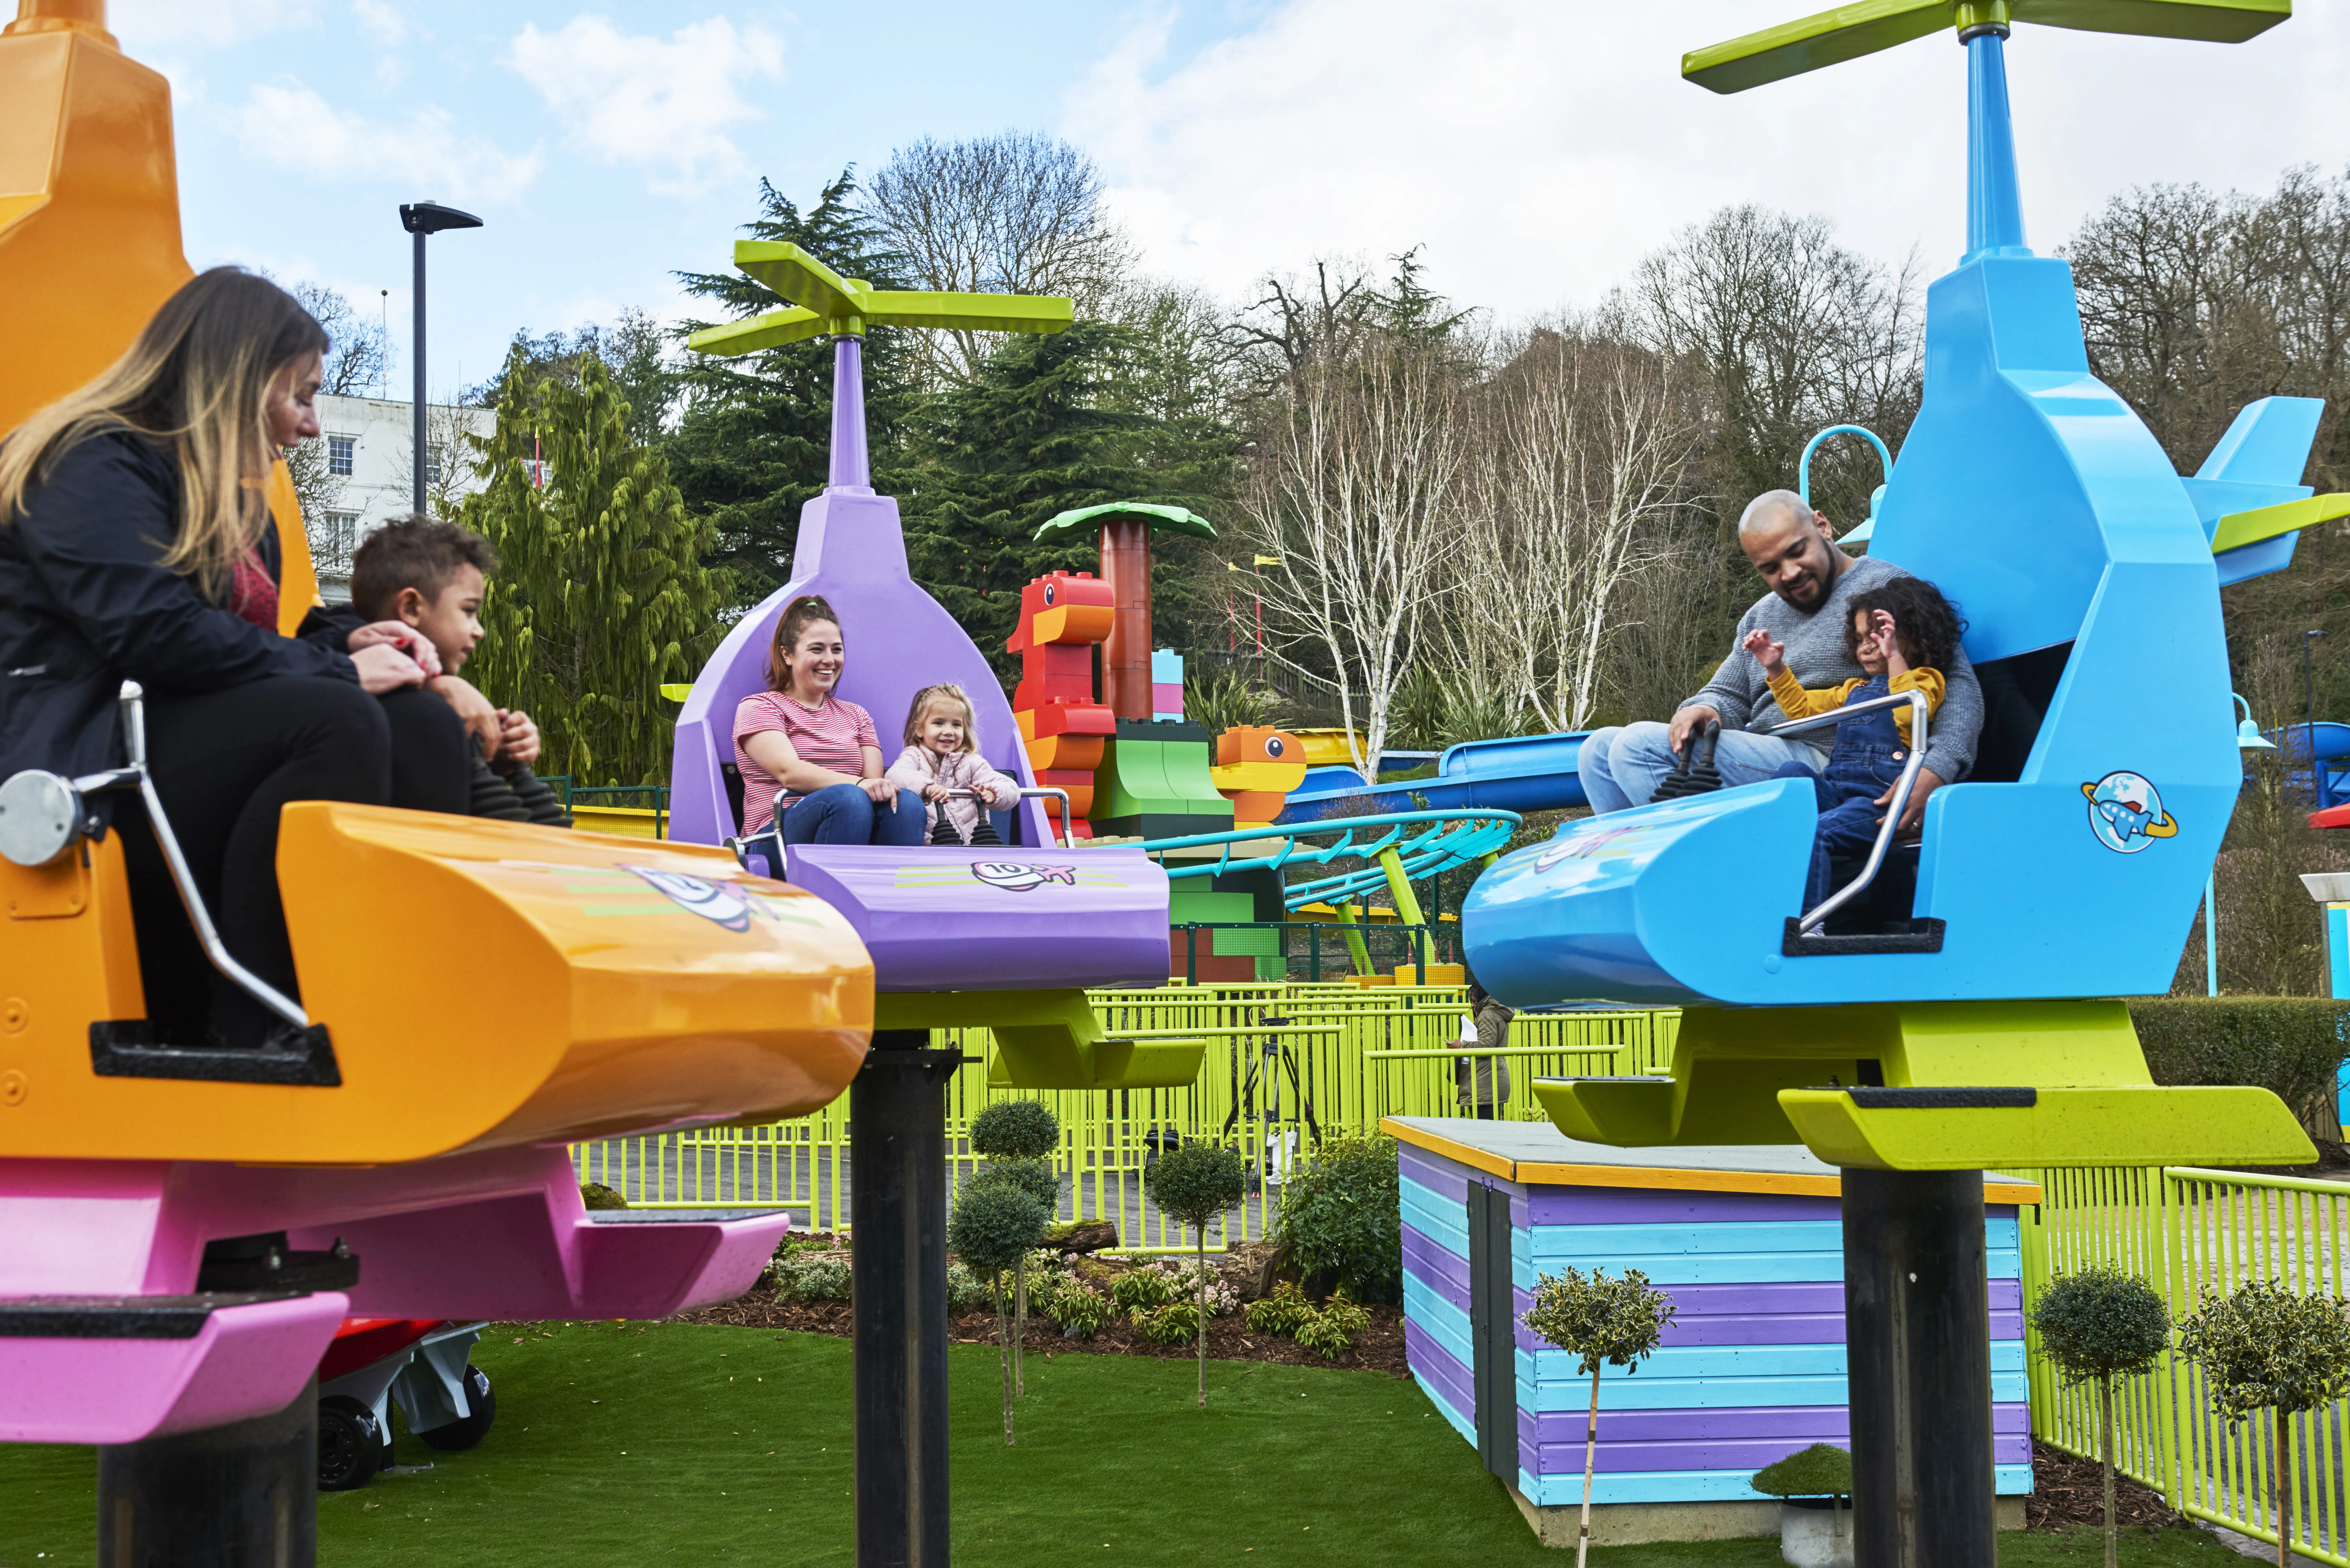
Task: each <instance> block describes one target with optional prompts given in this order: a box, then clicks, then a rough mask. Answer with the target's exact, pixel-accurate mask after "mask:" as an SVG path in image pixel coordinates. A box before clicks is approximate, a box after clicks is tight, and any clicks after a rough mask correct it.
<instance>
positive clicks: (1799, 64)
mask: <svg viewBox="0 0 2350 1568" xmlns="http://www.w3.org/2000/svg"><path fill="white" fill-rule="evenodd" d="M2056 3H2060V4H2061V3H2064V0H2056ZM2071 3H2072V4H2074V5H2088V4H2092V3H2094V0H2071ZM1947 26H1950V0H1861V3H1860V4H1858V5H1839V6H1837V7H1836V8H1835V10H1833V11H1823V12H1821V13H1820V14H1819V15H1818V16H1806V17H1804V19H1803V20H1802V21H1800V22H1784V23H1782V24H1780V25H1779V26H1776V27H1766V28H1764V29H1763V31H1762V32H1759V33H1749V34H1747V35H1746V36H1744V37H1742V38H1732V39H1731V40H1730V41H1729V42H1728V43H1726V44H1711V45H1708V46H1707V47H1704V48H1702V49H1692V50H1690V52H1689V53H1688V54H1686V55H1683V56H1682V57H1681V75H1682V76H1683V77H1685V78H1688V79H1689V80H1690V81H1693V82H1695V83H1697V85H1698V86H1700V87H1701V88H1710V89H1711V90H1712V91H1714V92H1721V93H1731V92H1744V91H1745V90H1746V89H1747V88H1752V87H1761V86H1762V85H1763V83H1765V82H1775V81H1780V80H1783V78H1788V77H1798V76H1802V75H1803V74H1804V72H1806V71H1815V70H1818V69H1820V68H1821V67H1824V66H1839V65H1842V64H1843V63H1844V62H1845V61H1846V60H1856V59H1858V58H1860V57H1861V56H1863V55H1873V54H1876V53H1877V51H1878V50H1880V49H1890V48H1893V47H1897V46H1898V45H1901V44H1906V43H1908V42H1910V41H1911V40H1912V39H1915V38H1922V37H1925V36H1927V35H1928V34H1929V33H1935V32H1939V31H1940V30H1941V29H1942V28H1944V27H1947Z"/></svg>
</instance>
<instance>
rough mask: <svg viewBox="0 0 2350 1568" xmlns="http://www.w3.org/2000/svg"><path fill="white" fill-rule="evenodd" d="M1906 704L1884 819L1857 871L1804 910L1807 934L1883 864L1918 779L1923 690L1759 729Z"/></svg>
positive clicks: (1777, 731)
mask: <svg viewBox="0 0 2350 1568" xmlns="http://www.w3.org/2000/svg"><path fill="white" fill-rule="evenodd" d="M1904 702H1906V703H1908V705H1909V760H1908V762H1906V763H1903V764H1902V765H1901V777H1900V779H1899V780H1898V782H1897V783H1896V784H1894V786H1893V799H1892V801H1891V802H1890V803H1889V804H1888V805H1887V806H1886V808H1885V821H1884V822H1883V824H1881V825H1880V826H1878V828H1877V842H1876V843H1874V844H1872V845H1870V846H1868V863H1867V864H1866V865H1865V866H1863V867H1861V868H1860V875H1859V876H1857V877H1854V878H1853V879H1852V880H1851V881H1849V882H1847V883H1846V884H1845V885H1844V886H1843V887H1841V888H1837V889H1836V890H1835V892H1833V893H1831V894H1829V895H1828V896H1827V897H1826V898H1823V899H1822V900H1821V901H1820V904H1819V907H1818V908H1817V909H1809V910H1806V911H1805V912H1804V914H1803V916H1802V917H1801V918H1799V919H1797V920H1796V922H1795V926H1796V929H1798V930H1800V931H1802V932H1803V933H1804V935H1806V936H1809V935H1811V934H1812V933H1813V932H1814V931H1816V930H1818V929H1819V928H1820V927H1821V926H1822V925H1823V924H1825V922H1826V920H1827V918H1828V917H1829V916H1830V915H1833V914H1835V912H1836V911H1837V910H1838V909H1843V908H1844V907H1845V906H1846V904H1848V903H1850V902H1852V900H1853V899H1855V898H1858V897H1860V895H1861V893H1862V892H1863V891H1864V890H1865V889H1866V888H1867V887H1868V885H1869V883H1871V882H1873V881H1875V880H1876V879H1877V867H1880V866H1883V865H1884V864H1885V852H1886V851H1887V849H1890V848H1891V847H1892V846H1893V832H1894V829H1895V828H1896V827H1898V826H1900V823H1901V814H1902V812H1903V811H1904V810H1905V809H1907V808H1908V805H1909V791H1910V788H1911V786H1912V785H1914V784H1916V783H1917V782H1918V769H1919V768H1920V767H1922V766H1924V765H1925V762H1926V720H1927V707H1926V694H1925V693H1924V692H1922V691H1914V690H1913V691H1897V692H1894V693H1893V694H1891V695H1890V696H1886V697H1871V698H1870V699H1869V700H1868V701H1866V702H1850V703H1846V705H1845V706H1844V707H1841V708H1838V709H1837V710H1835V711H1834V712H1832V713H1822V714H1819V715H1817V716H1816V717H1814V718H1810V719H1794V720H1791V721H1789V722H1786V723H1784V724H1774V725H1773V726H1772V727H1771V728H1770V729H1767V730H1764V731H1763V734H1766V735H1797V734H1801V733H1803V732H1804V731H1806V730H1819V729H1825V728H1827V727H1829V726H1831V725H1835V724H1839V723H1842V722H1844V721H1845V720H1846V719H1852V718H1856V717H1858V716H1859V715H1861V714H1863V713H1874V712H1876V711H1878V710H1879V709H1884V708H1893V707H1898V706H1899V705H1900V704H1902V703H1904Z"/></svg>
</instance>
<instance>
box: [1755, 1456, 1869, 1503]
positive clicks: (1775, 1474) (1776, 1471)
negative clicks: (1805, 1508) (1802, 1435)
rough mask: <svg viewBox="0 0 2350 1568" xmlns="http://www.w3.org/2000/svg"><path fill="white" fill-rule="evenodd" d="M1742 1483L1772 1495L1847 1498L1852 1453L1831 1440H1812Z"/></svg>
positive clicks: (1850, 1482)
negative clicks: (1810, 1443) (1824, 1441)
mask: <svg viewBox="0 0 2350 1568" xmlns="http://www.w3.org/2000/svg"><path fill="white" fill-rule="evenodd" d="M1746 1484H1747V1485H1748V1486H1751V1487H1752V1488H1753V1489H1754V1490H1756V1491H1760V1492H1767V1493H1769V1494H1770V1495H1771V1496H1773V1497H1850V1496H1851V1495H1852V1455H1851V1454H1850V1453H1848V1452H1846V1450H1845V1449H1839V1448H1837V1447H1836V1446H1835V1444H1833V1443H1814V1444H1813V1445H1812V1446H1811V1447H1810V1448H1808V1449H1804V1450H1803V1451H1802V1452H1801V1453H1794V1454H1789V1455H1788V1456H1787V1457H1786V1458H1785V1459H1781V1460H1780V1461H1779V1462H1778V1463H1777V1464H1774V1465H1764V1466H1763V1468H1762V1469H1759V1470H1756V1471H1755V1472H1754V1477H1753V1479H1752V1480H1749V1481H1748V1482H1747V1483H1746Z"/></svg>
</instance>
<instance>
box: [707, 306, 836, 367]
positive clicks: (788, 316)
mask: <svg viewBox="0 0 2350 1568" xmlns="http://www.w3.org/2000/svg"><path fill="white" fill-rule="evenodd" d="M831 330H832V323H831V322H829V321H827V320H826V319H825V318H824V317H821V316H818V315H817V314H816V312H815V311H813V310H809V309H806V307H804V306H797V305H795V306H792V307H791V308H790V309H789V310H770V311H768V312H767V313H766V314H765V315H764V316H754V317H750V318H749V319H747V320H743V321H730V322H728V323H726V324H725V325H724V326H723V327H703V328H702V330H701V331H699V332H696V333H694V334H692V335H691V337H687V338H686V340H685V346H686V347H687V348H691V349H692V350H693V351H694V352H695V353H697V354H716V355H718V356H720V357H722V358H732V357H733V356H734V355H737V354H755V353H757V352H758V351H759V350H760V349H762V348H782V347H783V346H784V345H785V344H786V343H796V342H798V341H799V340H800V339H801V338H803V337H821V336H822V335H823V334H825V333H827V332H829V331H831Z"/></svg>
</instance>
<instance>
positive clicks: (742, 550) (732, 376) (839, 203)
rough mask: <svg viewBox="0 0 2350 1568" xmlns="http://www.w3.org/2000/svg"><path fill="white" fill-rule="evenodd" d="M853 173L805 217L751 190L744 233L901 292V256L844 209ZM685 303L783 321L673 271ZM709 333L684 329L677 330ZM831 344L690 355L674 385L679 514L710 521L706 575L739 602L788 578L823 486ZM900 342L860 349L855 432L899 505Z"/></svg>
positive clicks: (737, 289)
mask: <svg viewBox="0 0 2350 1568" xmlns="http://www.w3.org/2000/svg"><path fill="white" fill-rule="evenodd" d="M856 190H857V182H856V179H855V177H854V172H853V171H851V170H846V169H844V170H843V171H841V172H840V175H839V177H838V178H837V179H836V180H834V181H833V182H831V183H830V184H828V185H827V186H826V187H825V188H824V190H823V191H822V192H820V193H819V194H818V195H817V198H816V203H815V205H813V206H811V207H809V208H808V209H807V210H806V211H805V212H803V211H801V209H800V208H799V207H798V206H797V205H796V204H795V203H794V202H791V201H789V200H788V199H786V198H785V196H784V195H783V194H782V193H781V192H778V191H776V189H775V186H773V185H772V184H770V183H768V182H766V181H764V180H762V181H761V182H759V215H758V216H757V217H756V218H754V219H753V220H752V221H751V222H750V223H745V224H744V225H743V232H744V233H745V234H749V235H750V236H751V237H752V238H754V239H761V240H788V241H789V242H791V243H792V244H795V245H798V246H799V247H800V248H801V249H802V250H805V251H806V252H807V253H808V254H810V255H812V256H814V257H816V259H817V260H818V261H820V262H822V263H824V264H825V265H827V266H828V267H831V268H832V269H833V270H835V271H836V272H838V273H839V274H840V275H843V276H844V277H861V278H863V279H865V280H866V281H867V282H868V283H870V284H871V285H872V286H874V287H876V288H910V287H912V286H914V285H913V284H911V283H910V281H908V276H907V271H906V265H907V264H906V258H905V257H904V256H903V255H902V254H899V252H897V251H896V250H894V249H892V248H891V247H890V244H889V238H888V236H887V235H886V234H884V232H883V231H882V229H881V228H880V226H879V224H878V223H874V221H873V220H872V219H871V218H869V217H868V216H866V215H865V213H862V212H860V211H858V209H857V208H856V207H855V206H853V205H851V204H850V198H851V197H852V196H853V195H854V194H855V193H856ZM677 277H678V280H679V281H680V282H681V283H682V284H684V285H685V287H686V292H688V293H689V294H692V295H695V296H699V297H701V298H703V299H707V300H711V301H712V302H714V303H715V304H717V305H719V306H722V307H723V309H724V310H725V312H726V316H727V317H728V318H729V319H733V320H740V319H741V318H742V317H746V316H756V315H759V314H760V313H762V312H764V311H769V310H780V309H783V308H784V307H785V306H787V305H788V304H789V303H790V302H789V301H788V300H785V299H784V298H782V297H781V296H778V295H776V294H775V292H774V291H773V290H772V289H770V288H768V287H767V286H766V285H764V284H763V283H761V282H759V281H758V280H757V279H756V278H754V277H751V276H749V275H746V274H743V273H739V272H726V273H700V272H681V273H678V274H677ZM706 325H709V324H708V323H705V322H700V321H691V322H688V323H686V325H685V327H684V330H686V331H689V332H690V331H692V330H694V329H696V328H698V327H703V326H706ZM832 357H833V350H832V340H831V339H830V338H828V337H813V338H809V339H806V341H804V342H799V343H791V344H786V345H785V346H784V347H783V348H771V349H768V350H767V351H765V352H764V353H760V354H754V355H747V356H745V357H743V358H739V359H729V358H717V357H715V356H710V355H700V354H696V355H690V356H688V359H689V361H690V363H689V364H688V365H687V366H686V367H685V369H684V370H683V371H682V373H681V379H682V383H683V388H682V389H683V395H684V411H683V413H682V415H681V417H680V419H679V421H678V428H677V431H676V433H675V434H674V435H673V436H671V439H670V442H669V447H670V454H671V469H672V471H673V472H674V473H675V474H676V478H677V484H678V489H679V491H680V492H681V493H682V494H683V496H684V497H685V504H686V507H687V509H688V510H689V511H691V513H693V514H694V515H696V516H698V517H704V518H707V519H708V520H709V521H710V523H711V524H712V527H713V529H714V530H715V538H716V545H715V548H714V549H713V551H712V555H711V556H710V564H711V565H713V566H723V567H724V568H725V569H726V571H727V572H728V574H729V575H730V577H731V579H732V585H733V590H734V597H733V602H734V603H736V604H742V605H749V604H755V603H757V602H758V601H759V600H760V599H763V598H764V597H766V596H767V595H768V594H770V593H772V592H774V591H775V589H776V588H778V587H782V586H783V584H784V582H785V579H786V578H787V577H788V576H790V574H791V565H792V550H793V546H794V544H795V541H796V540H797V539H798V537H799V518H800V507H801V506H802V505H803V504H806V501H807V500H808V498H809V497H810V496H812V495H815V494H816V493H818V492H819V491H821V490H823V488H824V487H825V482H826V478H827V468H828V463H829V453H830V450H831V442H832ZM913 365H914V361H913V359H912V358H911V351H910V348H909V347H908V346H907V344H906V343H905V340H904V335H903V334H900V333H897V332H889V331H884V332H876V333H874V334H872V335H870V336H868V337H867V338H866V339H865V347H864V368H865V428H866V437H867V441H868V443H869V445H870V447H871V452H872V464H873V483H874V486H875V488H877V489H879V490H880V491H881V492H882V493H885V494H899V493H903V491H902V488H901V487H902V483H903V477H904V465H905V461H906V459H905V448H906V421H907V420H908V419H909V417H910V414H911V412H912V410H913V408H914V404H915V400H916V388H915V384H914V380H913V375H912V372H913Z"/></svg>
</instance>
